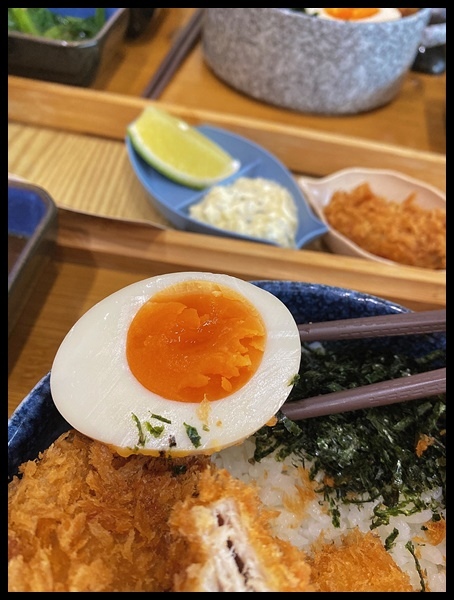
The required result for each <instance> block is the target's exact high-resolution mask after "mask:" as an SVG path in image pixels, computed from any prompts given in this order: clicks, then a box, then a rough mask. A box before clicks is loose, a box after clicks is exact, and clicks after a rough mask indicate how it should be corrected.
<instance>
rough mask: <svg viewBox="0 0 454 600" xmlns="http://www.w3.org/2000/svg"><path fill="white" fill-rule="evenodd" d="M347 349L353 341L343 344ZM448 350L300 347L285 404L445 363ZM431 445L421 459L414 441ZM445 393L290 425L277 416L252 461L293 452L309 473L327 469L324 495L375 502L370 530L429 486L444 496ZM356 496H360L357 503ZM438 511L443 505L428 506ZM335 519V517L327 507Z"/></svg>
mask: <svg viewBox="0 0 454 600" xmlns="http://www.w3.org/2000/svg"><path fill="white" fill-rule="evenodd" d="M348 347H349V348H350V346H348ZM445 362H446V357H445V352H444V351H439V352H438V351H436V352H433V353H431V354H429V355H427V356H425V357H423V358H419V359H415V358H411V357H408V356H404V355H401V354H395V353H392V352H390V351H386V350H383V351H381V352H380V351H377V350H376V349H374V348H368V347H367V346H366V347H364V346H363V347H361V350H360V351H358V349H353V350H347V349H346V347H345V345H334V346H329V345H328V344H327V345H326V346H320V345H317V344H312V345H303V352H302V360H301V367H300V377H299V380H298V382H297V383H296V385H295V387H294V388H293V390H292V392H291V394H290V397H289V399H288V401H289V402H291V401H292V400H297V399H300V398H308V397H311V396H317V395H319V394H324V393H328V392H332V391H337V390H343V389H352V388H354V387H357V386H359V385H366V384H368V383H373V382H378V381H382V380H385V379H393V378H395V377H401V376H403V375H405V374H407V375H408V374H413V373H419V372H423V371H427V370H429V369H432V368H438V367H440V366H444V364H445ZM422 436H427V438H424V439H428V440H430V444H429V445H428V446H427V447H426V448H425V451H424V452H422V454H420V455H419V456H418V455H417V453H416V444H417V442H418V440H421V439H423V438H422ZM445 442H446V395H445V394H443V395H440V396H435V397H432V398H425V399H421V400H414V401H411V402H403V403H399V404H393V405H390V406H384V407H376V408H371V409H365V410H357V411H350V412H345V413H340V414H335V415H328V416H324V417H317V418H313V419H306V420H301V421H298V422H293V421H291V420H289V419H288V418H286V417H285V416H284V415H283V414H282V413H279V414H278V423H277V424H276V425H275V426H274V427H267V426H265V427H262V428H261V429H260V430H259V431H258V432H257V433H256V434H255V443H256V448H255V455H254V458H255V460H257V461H260V460H261V458H263V457H264V456H267V455H268V454H270V453H271V452H273V451H276V453H277V454H276V456H277V459H278V460H282V459H284V458H285V457H286V456H288V455H290V454H294V455H295V456H296V457H299V459H300V460H301V462H302V463H303V465H304V461H305V460H306V461H311V463H312V467H311V470H310V476H311V478H312V479H315V477H316V475H317V474H318V473H326V475H327V476H328V478H327V479H326V480H324V481H325V482H324V483H323V484H320V490H319V491H321V492H322V493H324V494H325V497H326V498H327V499H328V498H331V497H335V498H336V500H337V501H339V502H345V503H348V502H350V503H351V502H353V501H355V500H353V499H354V498H358V499H361V501H367V500H371V501H372V500H375V499H377V498H378V497H379V496H381V497H382V498H383V503H380V506H379V507H377V509H376V512H375V518H374V521H373V524H372V528H373V527H376V526H378V525H380V524H382V523H386V522H388V521H389V517H390V515H392V514H399V513H400V514H411V513H412V512H417V511H419V510H421V509H422V508H425V507H426V505H425V503H423V502H422V501H421V500H420V497H421V494H422V492H424V491H427V490H429V491H430V490H433V489H436V488H438V487H441V489H442V491H443V500H442V502H443V505H445V498H446V445H445ZM357 501H359V500H357ZM429 508H431V509H432V511H433V513H434V514H436V513H437V510H439V509H440V506H438V507H437V506H433V505H432V504H431V505H430V506H429ZM332 515H333V519H334V518H335V514H334V512H333V511H332Z"/></svg>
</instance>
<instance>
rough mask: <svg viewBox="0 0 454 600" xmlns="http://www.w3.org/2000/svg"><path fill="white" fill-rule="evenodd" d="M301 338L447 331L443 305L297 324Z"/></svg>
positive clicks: (307, 340) (359, 336) (306, 339)
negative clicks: (440, 307) (431, 308)
mask: <svg viewBox="0 0 454 600" xmlns="http://www.w3.org/2000/svg"><path fill="white" fill-rule="evenodd" d="M298 329H299V332H300V338H301V341H302V342H313V341H319V342H322V341H324V340H352V339H359V338H367V337H385V336H394V335H410V334H418V333H435V332H440V331H446V309H445V308H443V309H440V310H427V311H421V312H407V313H396V314H394V313H393V314H391V315H378V316H375V317H359V318H354V319H341V320H337V321H321V322H319V323H306V324H300V325H298Z"/></svg>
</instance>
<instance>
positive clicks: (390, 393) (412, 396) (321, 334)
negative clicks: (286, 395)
mask: <svg viewBox="0 0 454 600" xmlns="http://www.w3.org/2000/svg"><path fill="white" fill-rule="evenodd" d="M298 329H299V332H300V338H301V341H302V342H313V341H320V342H321V341H326V340H351V339H359V338H375V337H385V336H396V335H411V334H423V333H435V332H442V331H446V309H440V310H429V311H421V312H407V313H393V314H389V315H378V316H374V317H360V318H353V319H341V320H337V321H336V320H333V321H322V322H318V323H306V324H299V325H298ZM445 392H446V368H442V369H435V370H432V371H427V372H425V373H418V374H416V375H409V376H407V377H400V378H397V379H390V380H387V381H382V382H380V383H373V384H370V385H363V386H360V387H357V388H352V389H349V390H342V391H341V392H333V393H331V394H321V395H319V396H314V397H312V398H304V399H302V400H295V401H293V402H289V403H285V404H284V405H283V406H282V408H281V411H282V412H283V413H284V415H285V416H286V417H288V418H289V419H293V420H300V419H309V418H312V417H321V416H324V415H330V414H335V413H341V412H347V411H351V410H359V409H362V408H371V407H375V406H386V405H388V404H395V403H397V402H407V401H409V400H418V399H420V398H425V397H431V396H436V395H438V394H443V393H445Z"/></svg>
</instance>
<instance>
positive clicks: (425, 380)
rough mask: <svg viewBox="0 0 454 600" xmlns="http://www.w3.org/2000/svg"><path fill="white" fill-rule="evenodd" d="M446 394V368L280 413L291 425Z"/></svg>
mask: <svg viewBox="0 0 454 600" xmlns="http://www.w3.org/2000/svg"><path fill="white" fill-rule="evenodd" d="M445 392H446V368H442V369H435V370H433V371H427V372H425V373H418V374H416V375H409V376H408V377H399V378H398V379H390V380H387V381H382V382H380V383H372V384H370V385H363V386H360V387H357V388H353V389H350V390H342V391H341V392H333V393H332V394H321V395H320V396H314V397H312V398H305V399H304V400H295V401H294V402H289V403H285V404H284V405H283V406H282V407H281V411H282V412H283V413H284V415H285V416H286V417H288V418H289V419H292V420H294V421H298V420H300V419H310V418H312V417H321V416H324V415H332V414H335V413H341V412H347V411H351V410H359V409H362V408H372V407H375V406H386V405H388V404H396V403H397V402H407V401H409V400H418V399H420V398H425V397H430V396H436V395H438V394H443V393H445Z"/></svg>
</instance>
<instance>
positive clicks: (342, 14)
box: [324, 8, 380, 21]
mask: <svg viewBox="0 0 454 600" xmlns="http://www.w3.org/2000/svg"><path fill="white" fill-rule="evenodd" d="M324 10H325V12H326V13H327V14H328V15H329V16H330V17H332V18H333V19H342V20H343V21H360V20H361V19H368V18H370V17H373V16H374V15H376V14H378V12H379V11H380V9H379V8H325V9H324Z"/></svg>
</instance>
